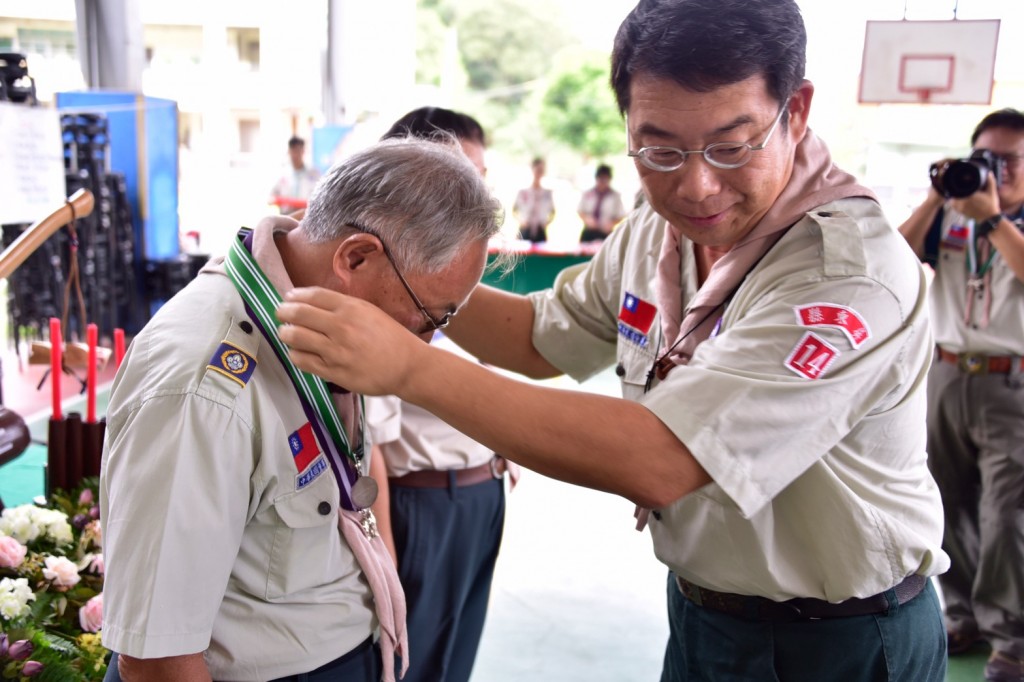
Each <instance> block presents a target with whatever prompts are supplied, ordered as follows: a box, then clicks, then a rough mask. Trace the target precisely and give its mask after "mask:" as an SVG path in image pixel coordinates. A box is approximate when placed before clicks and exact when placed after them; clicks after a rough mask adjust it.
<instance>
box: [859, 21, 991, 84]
mask: <svg viewBox="0 0 1024 682" xmlns="http://www.w3.org/2000/svg"><path fill="white" fill-rule="evenodd" d="M998 41H999V19H982V20H960V19H954V20H951V21H906V20H904V21H868V22H867V29H866V31H865V34H864V58H863V60H862V62H861V72H860V94H859V97H858V101H860V102H861V103H862V104H881V103H888V102H892V103H899V102H906V103H916V104H922V103H931V104H990V103H991V102H992V86H993V78H994V73H995V63H996V44H997V43H998Z"/></svg>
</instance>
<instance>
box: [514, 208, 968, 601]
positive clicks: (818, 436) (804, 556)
mask: <svg viewBox="0 0 1024 682" xmlns="http://www.w3.org/2000/svg"><path fill="white" fill-rule="evenodd" d="M664 231H665V222H664V220H663V219H662V218H660V216H658V215H657V214H655V213H654V212H653V211H652V209H651V208H650V207H649V206H644V207H641V208H639V209H637V211H635V212H634V213H633V214H632V215H631V216H630V217H629V218H627V220H626V221H625V222H624V223H623V224H622V225H621V226H620V228H619V229H617V230H616V231H615V232H613V233H612V237H611V239H610V240H607V241H606V242H605V244H604V247H603V248H602V249H601V251H600V252H599V253H598V254H597V256H596V257H595V258H594V259H593V260H592V261H591V262H590V263H588V264H584V265H581V266H576V267H574V268H572V269H569V270H566V271H564V272H563V273H562V274H561V275H560V276H559V278H558V279H557V280H556V282H555V285H554V287H553V289H551V290H548V291H546V292H538V293H535V294H532V295H531V296H532V300H533V304H534V312H535V321H534V330H533V342H534V345H535V346H536V347H537V349H538V350H539V351H540V352H541V353H542V354H543V356H544V357H545V358H546V359H547V360H548V361H549V362H551V363H552V364H553V365H555V366H556V367H558V368H560V369H561V370H563V371H565V372H566V373H568V374H569V375H570V376H573V377H574V378H576V379H577V380H583V379H585V378H587V377H588V376H590V375H592V374H593V373H595V372H596V371H598V370H600V369H602V368H604V367H606V366H608V365H609V364H610V363H611V362H613V361H617V362H618V368H617V373H618V374H619V375H620V376H621V378H622V388H623V394H624V397H626V398H628V399H631V400H635V401H639V402H640V403H642V404H643V405H645V406H647V407H648V408H649V409H650V410H651V411H652V412H653V413H654V414H655V415H656V416H657V417H658V418H659V419H661V420H662V421H663V422H664V423H665V424H666V425H667V426H668V427H669V428H670V429H671V430H672V432H673V433H674V434H675V435H676V436H677V437H678V438H679V440H680V441H681V442H682V443H683V444H685V445H686V447H687V448H688V449H689V450H690V452H692V453H693V456H694V457H695V458H696V459H697V461H698V462H699V463H700V464H701V466H703V467H704V469H705V470H707V472H708V473H709V474H710V475H711V478H712V479H713V483H711V484H708V485H706V486H704V487H703V488H701V489H699V490H697V491H695V492H693V493H691V494H689V495H686V496H684V497H683V498H681V499H679V500H677V501H676V502H675V503H673V504H671V505H669V506H668V507H666V508H664V509H660V510H656V511H657V514H655V515H652V517H651V520H650V524H649V526H650V529H651V534H652V536H653V539H654V548H655V553H656V554H657V556H658V558H659V559H660V560H661V561H662V562H664V563H665V564H666V565H667V566H668V567H669V568H671V569H672V570H673V571H675V572H676V573H677V574H678V575H680V576H682V577H684V578H686V579H687V580H690V581H692V582H694V583H697V584H699V585H702V586H704V587H708V588H711V589H714V590H719V591H723V592H732V593H739V594H751V595H760V596H764V597H768V598H770V599H775V600H785V599H789V598H793V597H815V598H820V599H827V600H830V601H840V600H844V599H847V598H849V597H864V596H867V595H872V594H876V593H879V592H882V591H884V590H886V589H888V588H890V587H892V586H893V585H895V584H896V583H898V582H900V581H901V580H902V579H903V578H904V577H906V576H907V575H909V574H912V573H921V574H924V575H934V574H938V573H941V572H942V571H944V570H945V569H946V568H948V565H949V559H948V557H946V555H945V554H944V553H943V552H942V549H941V541H942V529H943V526H942V524H943V522H942V508H941V502H940V499H939V495H938V491H937V489H936V486H935V483H934V481H933V479H932V477H931V475H930V473H929V471H928V468H927V464H926V454H925V429H924V423H925V393H924V381H925V376H926V373H927V370H928V367H929V363H930V358H931V355H932V338H931V332H930V327H929V324H928V315H927V312H928V311H927V304H926V298H925V296H926V283H925V279H924V273H923V270H922V268H921V267H920V265H919V263H918V261H917V259H916V258H915V257H914V255H913V253H912V252H911V251H910V249H909V248H908V247H907V245H906V243H905V242H904V241H903V239H902V238H901V237H900V235H899V234H898V233H896V231H895V230H893V229H892V228H891V227H890V226H889V224H888V223H887V222H886V221H885V219H884V218H883V216H882V215H881V212H880V209H879V208H878V206H877V204H875V203H874V202H872V201H869V200H864V199H846V200H841V201H837V202H834V203H832V204H828V205H825V206H822V207H820V208H819V209H817V210H815V211H812V212H810V213H808V214H806V216H805V217H804V218H802V219H801V220H800V221H799V222H797V223H796V224H795V225H794V226H792V227H791V228H790V229H789V230H788V232H787V233H786V234H785V235H784V236H783V237H782V238H781V240H780V241H779V242H778V243H777V244H776V245H775V246H774V247H773V248H772V249H771V251H769V253H768V254H767V255H766V256H765V257H764V258H763V259H762V260H761V261H760V262H759V263H758V264H757V265H755V266H754V268H753V269H752V271H751V272H750V273H748V276H747V278H746V280H745V281H744V282H743V284H741V286H740V287H739V289H738V290H737V291H736V293H735V294H734V295H733V297H732V298H731V300H730V301H729V302H728V305H727V306H726V308H725V310H724V312H722V313H721V320H720V321H719V324H718V329H717V331H716V333H715V334H714V335H713V336H712V337H711V338H709V339H708V340H706V341H704V342H703V343H701V344H700V345H699V346H697V349H696V352H695V353H694V356H693V358H692V359H691V361H690V363H689V364H688V365H686V366H679V367H676V368H675V369H673V370H672V371H671V372H670V373H669V374H668V376H667V378H666V379H665V380H664V381H661V382H657V381H656V380H655V382H654V385H653V387H652V388H651V390H650V391H649V392H646V393H645V392H644V383H645V381H646V378H647V375H648V372H649V370H650V369H651V365H652V363H653V362H654V360H655V358H656V357H658V355H659V350H660V351H664V346H665V341H664V339H663V338H662V335H661V332H660V330H659V324H660V315H658V313H657V306H656V300H657V299H656V296H655V279H656V274H655V273H656V271H657V262H658V257H659V253H660V250H661V241H662V238H663V235H664ZM681 266H682V273H681V280H680V281H681V282H682V288H683V291H682V302H683V305H684V306H686V305H687V303H688V301H690V300H691V299H692V298H693V296H694V294H695V293H696V291H697V278H696V265H695V261H694V256H693V249H692V244H691V243H689V242H688V241H686V240H685V239H684V240H683V258H682V265H681ZM624 475H625V472H624ZM659 517H660V518H659Z"/></svg>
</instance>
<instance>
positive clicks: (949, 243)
mask: <svg viewBox="0 0 1024 682" xmlns="http://www.w3.org/2000/svg"><path fill="white" fill-rule="evenodd" d="M970 238H971V228H969V227H967V226H966V225H951V226H950V228H949V232H947V233H946V236H945V237H943V238H942V245H943V246H945V247H946V248H947V249H952V250H954V251H963V250H964V247H965V246H967V242H968V240H969V239H970Z"/></svg>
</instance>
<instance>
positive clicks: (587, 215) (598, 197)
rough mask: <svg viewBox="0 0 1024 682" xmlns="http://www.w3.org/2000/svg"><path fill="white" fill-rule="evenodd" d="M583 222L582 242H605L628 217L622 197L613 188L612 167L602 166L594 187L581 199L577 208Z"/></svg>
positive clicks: (596, 174)
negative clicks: (620, 222)
mask: <svg viewBox="0 0 1024 682" xmlns="http://www.w3.org/2000/svg"><path fill="white" fill-rule="evenodd" d="M576 212H577V213H579V216H580V219H581V220H582V221H583V232H582V233H581V234H580V241H581V242H597V241H603V240H604V239H606V238H607V237H608V235H609V234H611V232H612V229H614V227H615V226H616V225H617V224H618V223H619V221H620V220H622V219H623V218H625V217H626V207H625V206H623V204H622V195H621V194H619V192H618V191H617V190H615V189H613V188H612V167H611V166H609V165H607V164H601V165H600V166H598V167H597V171H596V172H595V173H594V186H593V187H591V188H590V189H588V190H587V191H586V192H584V193H583V196H582V197H580V205H579V206H578V207H577V208H576Z"/></svg>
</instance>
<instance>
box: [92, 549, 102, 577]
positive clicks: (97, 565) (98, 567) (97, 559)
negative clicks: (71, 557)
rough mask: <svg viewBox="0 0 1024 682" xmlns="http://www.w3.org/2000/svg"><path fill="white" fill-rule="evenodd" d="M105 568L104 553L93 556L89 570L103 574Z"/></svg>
mask: <svg viewBox="0 0 1024 682" xmlns="http://www.w3.org/2000/svg"><path fill="white" fill-rule="evenodd" d="M103 568H104V567H103V555H102V554H97V555H96V556H94V557H93V558H92V561H90V562H89V570H90V571H92V572H93V573H95V574H96V575H103Z"/></svg>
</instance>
